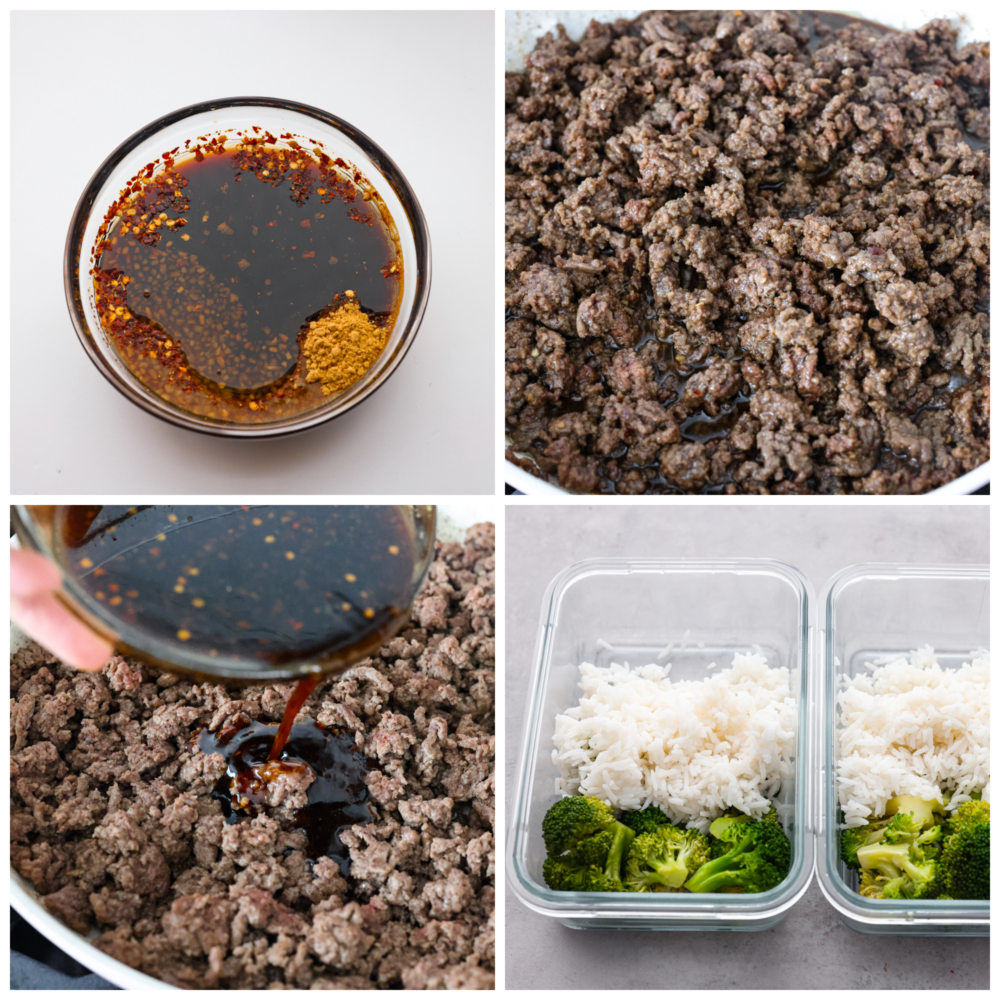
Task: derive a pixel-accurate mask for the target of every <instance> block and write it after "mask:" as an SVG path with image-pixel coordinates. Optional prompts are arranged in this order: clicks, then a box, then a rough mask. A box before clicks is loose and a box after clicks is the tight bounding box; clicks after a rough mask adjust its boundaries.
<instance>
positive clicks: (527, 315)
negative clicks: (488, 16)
mask: <svg viewBox="0 0 1000 1000" xmlns="http://www.w3.org/2000/svg"><path fill="white" fill-rule="evenodd" d="M519 16H520V15H518V14H512V15H511V14H509V15H508V27H509V29H510V28H512V27H513V30H514V31H515V32H516V31H517V30H518V29H517V21H516V19H517V18H518V17H519ZM526 16H529V17H530V16H531V15H526ZM611 16H613V15H611ZM577 37H578V40H571V39H570V37H569V36H568V34H567V33H566V31H565V30H564V29H563V27H562V25H559V26H558V28H557V29H556V30H554V31H551V32H548V33H546V34H544V35H543V36H542V37H540V38H537V41H535V43H534V48H533V50H531V51H527V52H526V55H525V58H524V64H525V65H524V71H523V72H508V73H507V74H506V87H505V101H506V104H505V111H506V130H505V135H506V139H505V155H506V171H505V192H506V193H505V209H506V235H505V241H506V242H505V285H506V323H505V325H506V366H505V374H506V434H507V437H506V448H507V458H508V460H509V462H511V463H513V464H514V465H516V466H518V467H519V468H520V469H523V470H526V471H527V472H529V473H531V474H532V475H533V476H535V477H539V479H541V480H544V482H545V487H547V488H549V489H551V486H550V485H549V484H552V485H556V486H557V487H559V488H561V489H563V490H568V491H572V492H578V493H597V492H604V493H617V494H651V493H653V494H655V493H724V494H743V493H748V494H775V493H778V494H780V493H797V494H799V493H828V494H854V493H861V494H909V493H926V492H929V491H931V490H935V489H941V488H945V489H946V491H947V490H948V489H949V487H948V486H947V484H949V483H956V486H955V487H952V488H953V489H956V491H958V490H960V489H961V485H963V484H964V485H967V486H968V488H971V489H974V488H976V487H977V486H981V485H982V484H983V482H985V481H988V468H985V469H984V466H985V463H987V461H988V459H989V151H988V144H989V47H988V45H987V44H981V43H970V44H967V45H965V46H964V47H962V48H958V47H957V46H956V37H957V33H956V31H955V30H954V29H953V27H952V26H951V25H950V24H949V23H948V22H947V21H944V20H935V21H931V22H930V23H929V24H927V25H925V26H924V27H922V28H920V29H918V30H916V31H909V32H902V31H895V30H892V29H889V28H884V27H881V26H878V25H873V24H872V23H870V22H865V21H858V20H856V19H853V18H845V17H841V16H838V15H820V16H816V15H815V14H814V13H813V12H791V11H777V12H774V11H771V12H767V11H742V12H740V11H721V12H720V11H715V12H713V11H695V12H672V11H655V12H647V13H645V14H642V15H640V16H639V17H637V18H635V19H633V20H627V19H620V20H617V21H614V22H613V23H600V22H598V21H596V20H592V21H591V22H590V23H589V25H588V26H587V27H586V29H585V30H584V31H583V32H582V37H579V36H577ZM528 48H530V46H526V49H528ZM973 470H979V471H978V473H977V472H974V471H973ZM977 476H978V478H977ZM962 477H965V478H964V479H963V478H962ZM522 478H523V477H522ZM973 479H976V480H977V481H976V482H975V483H974V484H973V483H972V482H971V480H973ZM959 480H961V482H960V483H959ZM979 480H981V481H979ZM536 481H537V480H536ZM522 488H529V489H530V487H522Z"/></svg>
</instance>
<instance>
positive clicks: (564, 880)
mask: <svg viewBox="0 0 1000 1000" xmlns="http://www.w3.org/2000/svg"><path fill="white" fill-rule="evenodd" d="M542 874H543V875H544V876H545V883H546V885H548V886H549V888H550V889H564V890H570V891H571V892H621V891H622V883H621V879H618V878H609V877H608V875H607V873H606V872H605V871H604V869H603V868H598V867H597V866H596V865H589V866H581V865H578V864H575V863H574V860H573V858H571V857H570V856H569V855H563V856H562V857H556V858H546V859H545V864H544V865H543V866H542Z"/></svg>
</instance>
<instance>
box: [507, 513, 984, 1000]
mask: <svg viewBox="0 0 1000 1000" xmlns="http://www.w3.org/2000/svg"><path fill="white" fill-rule="evenodd" d="M653 553H655V554H656V555H663V556H667V555H669V556H700V557H722V556H756V557H769V558H773V559H780V560H782V561H783V562H787V563H791V564H792V565H794V566H796V567H797V568H798V569H800V570H801V571H802V572H803V573H804V574H805V575H806V576H807V577H808V578H809V579H810V581H811V582H812V584H813V586H814V587H815V588H816V590H817V592H818V591H819V590H820V589H821V588H822V586H823V584H824V583H825V582H826V581H827V580H828V579H829V578H830V577H831V576H832V575H833V574H834V573H835V572H836V571H837V570H839V569H842V568H843V567H844V566H848V565H850V564H852V563H858V562H924V563H943V562H953V563H956V562H957V563H975V562H979V563H982V562H988V561H989V508H988V507H987V506H985V505H980V504H975V505H973V504H971V503H970V504H963V505H961V506H946V507H943V506H934V507H932V506H912V507H900V506H891V507H884V506H881V505H878V506H875V505H863V506H862V505H853V504H852V505H850V506H849V507H848V506H813V505H810V506H795V507H777V506H773V505H767V506H760V505H754V506H750V505H746V506H726V507H722V506H720V507H716V508H710V507H707V506H705V505H702V504H699V505H697V506H692V505H681V504H677V505H670V506H656V507H652V506H628V507H625V506H605V505H600V506H597V505H594V506H582V505H581V506H534V507H528V506H521V505H520V504H516V505H515V504H510V505H508V507H507V518H506V581H507V586H506V655H505V658H504V659H505V664H504V670H505V695H506V747H507V751H506V759H505V762H504V766H505V769H506V770H505V777H506V784H505V790H506V796H507V814H508V815H509V813H510V800H511V795H512V794H513V790H514V771H515V767H516V759H517V753H518V750H519V748H520V745H521V739H522V736H523V722H524V700H525V695H526V690H527V684H528V678H529V675H530V671H531V657H532V652H533V650H534V643H535V631H536V629H537V627H538V614H539V608H540V606H541V599H542V594H543V592H544V591H545V588H546V586H548V583H549V581H550V580H551V579H552V577H553V576H554V575H555V574H556V573H557V572H558V571H559V570H560V569H562V568H563V567H565V566H567V565H568V564H569V563H571V562H575V561H576V560H578V559H582V558H584V557H589V556H613V555H643V554H653ZM505 916H506V943H505V957H506V986H507V988H508V989H560V988H580V987H584V988H595V989H599V988H609V987H613V988H616V989H657V988H659V989H699V988H701V989H727V988H734V987H741V988H747V989H767V988H771V989H904V988H905V989H914V988H916V989H921V988H923V989H988V988H989V944H990V943H989V938H922V937H898V936H881V935H880V936H869V935H864V934H858V933H856V932H854V931H852V930H850V929H849V928H847V927H846V926H845V925H844V924H842V923H841V921H840V918H839V916H838V915H837V913H836V911H835V910H834V909H833V908H832V907H831V906H830V904H829V903H827V901H826V899H825V898H824V896H823V894H822V893H821V892H820V890H819V887H818V885H817V884H816V881H815V879H814V880H813V882H812V884H811V885H810V886H809V888H808V889H807V890H806V894H805V895H804V896H803V897H802V899H801V900H799V902H798V903H796V904H795V906H793V907H792V909H791V910H790V911H789V912H788V916H787V917H786V919H785V920H784V921H783V922H782V923H781V924H779V925H778V926H777V927H776V928H774V929H773V930H769V931H760V932H756V933H701V932H685V933H681V932H674V933H670V932H649V931H647V932H626V931H603V930H602V931H574V930H568V929H567V928H565V927H563V926H562V925H561V924H559V923H557V922H556V921H555V920H552V919H550V918H547V917H542V916H539V915H537V914H535V913H532V912H531V911H530V910H528V909H527V908H525V907H524V906H523V905H522V904H521V903H520V902H518V900H517V899H516V898H515V896H514V895H513V893H512V892H511V891H510V889H509V888H508V889H507V890H506V902H505Z"/></svg>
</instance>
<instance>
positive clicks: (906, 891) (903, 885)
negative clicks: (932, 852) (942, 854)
mask: <svg viewBox="0 0 1000 1000" xmlns="http://www.w3.org/2000/svg"><path fill="white" fill-rule="evenodd" d="M858 861H859V862H860V864H861V867H862V869H865V870H867V871H869V872H871V873H872V874H873V875H877V876H880V877H881V878H882V879H885V880H887V881H886V882H885V883H884V884H883V885H882V892H881V895H882V896H884V897H885V898H886V899H933V898H934V897H935V896H937V894H938V892H939V891H940V890H941V884H940V872H939V869H938V863H937V860H936V859H935V858H933V857H929V856H928V855H927V854H926V853H925V852H924V851H923V850H921V849H920V848H919V847H917V846H916V845H915V844H913V843H907V842H905V841H900V842H898V843H895V844H889V843H886V842H885V841H880V842H879V843H877V844H867V845H866V846H864V847H860V848H858ZM863 875H864V872H863V873H862V876H863ZM865 884H866V882H865V879H864V877H862V888H864V886H865ZM868 884H871V881H870V880H869V882H868ZM863 895H874V894H873V893H863Z"/></svg>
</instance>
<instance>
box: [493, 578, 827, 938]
mask: <svg viewBox="0 0 1000 1000" xmlns="http://www.w3.org/2000/svg"><path fill="white" fill-rule="evenodd" d="M813 596H814V595H813V592H812V588H811V587H810V585H809V583H808V581H807V580H806V579H805V578H804V577H803V576H802V575H801V574H800V573H799V572H798V571H797V570H795V569H793V568H792V567H791V566H786V565H784V564H782V563H779V562H773V561H770V560H764V559H729V560H696V559H623V558H617V559H588V560H584V561H583V562H578V563H575V564H573V565H572V566H569V567H568V568H567V569H565V570H563V571H562V572H561V573H560V574H558V576H556V577H555V579H554V580H553V581H552V582H551V583H550V584H549V587H548V589H547V590H546V592H545V597H544V598H543V602H542V615H541V621H540V623H539V631H538V639H537V643H536V646H535V657H534V671H533V675H532V679H531V686H530V690H529V695H528V711H527V712H526V713H525V721H526V728H525V733H526V738H525V739H524V741H523V743H522V746H521V752H520V759H519V764H518V777H517V786H516V790H515V794H514V799H513V804H512V811H511V822H510V828H509V835H508V841H507V843H508V849H507V866H508V867H507V874H508V877H509V879H510V882H511V885H512V886H513V888H514V892H515V893H516V894H517V896H518V898H519V899H520V900H521V901H522V902H523V903H524V904H525V905H526V906H528V907H529V908H530V909H532V910H534V911H535V912H537V913H542V914H545V915H546V916H551V917H555V918H556V919H557V920H558V921H559V922H560V923H562V924H565V925H566V926H567V927H573V928H590V927H609V928H622V929H629V930H703V931H707V930H716V931H727V930H766V929H768V928H770V927H773V926H775V925H776V924H778V923H779V922H780V921H781V920H782V919H783V918H784V916H785V914H786V913H787V912H788V909H789V908H790V907H791V906H792V904H793V903H795V901H796V900H797V899H799V898H800V897H801V895H802V893H803V892H805V890H806V886H807V885H808V884H809V879H810V878H811V876H812V866H813V837H812V836H811V830H810V828H809V826H808V823H809V815H808V814H809V810H808V809H807V808H806V803H807V802H808V801H809V794H808V789H809V785H810V774H811V773H814V769H812V768H810V766H809V759H810V754H809V753H808V752H807V747H806V745H805V743H804V741H803V736H804V734H805V733H806V732H807V728H806V719H807V714H808V713H807V709H808V684H807V681H808V674H809V670H808V666H809V645H810V644H809V639H810V634H809V633H810V629H809V622H810V613H811V608H812V603H813ZM688 631H690V635H689V636H688V638H687V641H686V643H685V648H684V649H681V648H680V645H681V643H682V637H683V636H684V634H685V633H686V632H688ZM598 640H600V641H598ZM671 642H674V643H676V645H675V648H674V650H673V652H672V653H671V655H670V657H669V662H671V663H672V664H673V667H672V669H671V672H670V677H671V679H673V680H677V679H680V680H695V679H698V680H700V679H702V678H704V677H705V676H706V672H705V667H706V666H707V665H708V664H709V663H711V662H713V661H715V662H716V663H717V664H718V668H719V669H723V668H726V667H729V666H730V665H731V663H732V657H733V654H734V653H736V652H746V651H747V650H749V649H751V648H752V647H753V645H754V644H757V645H759V646H760V650H761V652H762V653H763V654H764V655H765V656H766V657H767V661H768V664H769V665H770V666H772V667H773V666H787V667H788V668H789V671H790V675H791V676H790V683H791V689H792V693H793V696H794V697H795V699H796V702H797V706H798V712H797V727H798V734H799V736H798V742H797V748H796V754H795V766H794V774H793V775H792V777H791V778H790V780H787V781H786V782H785V783H784V784H783V786H782V788H781V791H780V793H779V795H778V798H777V800H776V806H777V808H778V810H779V813H780V814H782V816H783V821H784V826H785V831H786V832H787V834H788V836H789V839H790V840H791V842H792V852H793V854H792V868H791V871H790V873H789V875H788V878H787V879H785V881H784V882H782V883H781V885H779V886H777V887H776V888H774V889H771V890H770V891H768V892H762V893H757V894H753V895H736V894H729V893H722V894H718V893H706V894H695V893H632V892H629V893H616V892H608V893H596V892H563V891H558V892H557V891H555V890H552V889H549V888H548V886H546V885H545V881H544V879H543V878H542V863H543V862H544V860H545V847H544V844H543V843H542V835H541V825H542V819H543V817H544V816H545V813H546V810H547V809H548V808H549V806H551V805H552V803H553V802H555V801H556V800H557V799H559V798H560V797H561V796H560V795H559V793H557V792H556V788H555V779H556V777H557V776H558V771H557V769H556V767H555V765H554V764H553V763H552V759H551V757H552V733H553V730H554V727H555V717H556V715H558V714H559V713H560V712H563V711H565V710H566V709H567V708H570V707H571V706H572V705H575V704H576V703H577V697H578V689H577V683H578V681H579V671H578V669H577V668H578V666H579V664H580V663H584V662H590V663H594V664H596V665H597V666H608V665H609V664H610V663H611V662H616V663H621V662H623V661H627V662H628V663H629V664H631V665H632V666H639V665H641V664H646V663H655V662H656V658H657V656H658V655H659V653H660V652H661V651H662V650H663V649H664V648H665V647H666V646H667V645H668V644H669V643H671ZM661 662H666V661H661Z"/></svg>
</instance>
